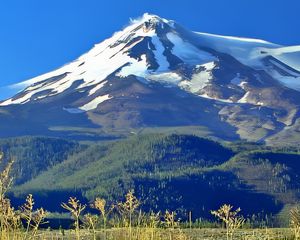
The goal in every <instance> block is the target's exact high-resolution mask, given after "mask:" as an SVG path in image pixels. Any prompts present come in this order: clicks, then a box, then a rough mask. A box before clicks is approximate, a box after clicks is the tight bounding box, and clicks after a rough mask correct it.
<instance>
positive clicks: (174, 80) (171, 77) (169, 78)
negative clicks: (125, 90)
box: [146, 72, 182, 84]
mask: <svg viewBox="0 0 300 240" xmlns="http://www.w3.org/2000/svg"><path fill="white" fill-rule="evenodd" d="M146 79H148V80H152V81H157V82H163V83H170V84H178V83H179V82H180V81H181V80H182V77H181V76H179V75H178V74H177V73H174V72H165V73H158V74H156V73H152V74H148V75H147V76H146Z"/></svg>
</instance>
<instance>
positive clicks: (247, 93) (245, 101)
mask: <svg viewBox="0 0 300 240" xmlns="http://www.w3.org/2000/svg"><path fill="white" fill-rule="evenodd" d="M249 95H250V92H246V93H245V95H244V96H243V97H242V98H241V99H240V100H238V103H247V102H248V100H247V98H248V96H249Z"/></svg>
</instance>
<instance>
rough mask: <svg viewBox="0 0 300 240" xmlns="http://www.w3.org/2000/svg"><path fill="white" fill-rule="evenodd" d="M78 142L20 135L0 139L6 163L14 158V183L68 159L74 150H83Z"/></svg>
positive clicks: (0, 148) (18, 182)
mask: <svg viewBox="0 0 300 240" xmlns="http://www.w3.org/2000/svg"><path fill="white" fill-rule="evenodd" d="M83 149H84V147H80V146H79V144H78V143H76V142H72V141H67V140H63V139H57V138H46V137H20V138H8V139H0V152H3V153H4V156H5V161H4V162H3V163H2V166H3V164H6V163H7V161H8V160H9V159H13V160H14V164H13V170H12V176H13V178H14V184H16V185H18V184H22V183H25V182H27V181H28V180H30V179H32V178H34V177H36V176H37V175H38V174H40V173H41V172H43V171H46V170H48V169H49V168H51V167H53V166H54V165H56V164H58V163H60V162H62V161H64V160H66V159H67V158H68V156H69V155H70V154H72V153H74V152H78V151H80V150H83Z"/></svg>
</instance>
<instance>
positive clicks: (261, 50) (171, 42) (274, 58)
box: [0, 14, 300, 144]
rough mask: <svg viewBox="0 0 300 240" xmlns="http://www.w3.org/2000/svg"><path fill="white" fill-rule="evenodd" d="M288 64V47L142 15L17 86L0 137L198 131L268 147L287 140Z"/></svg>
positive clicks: (294, 65) (292, 77) (291, 93)
mask: <svg viewBox="0 0 300 240" xmlns="http://www.w3.org/2000/svg"><path fill="white" fill-rule="evenodd" d="M291 54H293V55H292V56H293V57H290V55H291ZM295 56H296V58H295ZM297 56H299V57H298V58H297ZM295 59H296V60H295ZM297 59H299V61H300V47H297V46H295V47H282V46H279V45H276V44H273V43H269V42H265V41H263V40H257V39H243V38H235V37H224V36H217V35H211V34H205V33H197V32H192V31H189V30H187V29H185V28H183V27H182V26H180V25H178V24H177V23H175V22H174V21H168V20H166V19H162V18H160V17H158V16H154V15H149V14H145V15H144V16H143V18H141V19H139V20H135V21H133V22H132V23H131V24H130V25H129V26H128V27H126V28H125V29H124V30H122V31H121V32H118V33H116V34H115V35H114V36H113V37H111V38H110V39H107V40H105V41H103V42H102V43H100V44H97V45H96V46H95V47H94V48H92V49H91V50H90V51H89V52H88V53H86V54H84V55H82V56H81V57H79V58H78V59H77V60H75V61H73V62H71V63H69V64H67V65H65V66H63V67H61V68H59V69H57V70H55V71H53V72H50V73H47V74H44V75H42V76H39V77H36V78H33V79H31V80H28V81H25V82H23V83H20V84H17V85H16V87H18V86H19V87H20V88H23V89H21V91H20V92H19V93H17V94H16V95H15V96H13V97H12V98H10V99H7V100H4V101H2V102H1V103H0V116H1V118H0V121H1V126H0V130H1V132H2V135H5V136H10V135H23V134H57V132H56V133H55V132H53V131H51V130H53V129H54V128H57V127H60V128H65V129H69V130H70V129H73V130H74V128H76V129H77V130H78V129H80V132H81V133H85V134H86V133H87V132H89V131H90V130H84V129H90V128H92V129H99V131H98V130H97V131H96V132H97V134H100V135H101V134H103V132H107V131H112V130H113V131H120V130H122V132H125V133H126V132H131V131H132V129H139V128H142V127H157V126H162V127H170V126H191V125H196V126H198V125H199V126H205V127H206V128H207V129H208V130H209V131H211V133H212V135H214V136H218V137H222V138H226V139H238V138H242V139H248V140H254V141H268V142H270V143H272V139H273V140H274V139H276V141H278V138H276V137H275V136H286V134H284V132H286V131H289V133H290V132H292V134H297V133H296V131H292V130H291V129H297V128H296V127H294V125H295V124H298V122H299V121H298V118H299V104H300V92H299V90H300V63H299V61H297ZM20 123H22V125H20ZM9 126H10V128H9ZM70 131H71V132H72V130H70ZM93 131H94V130H93ZM280 134H281V135H280ZM294 142H295V140H294V141H293V144H294Z"/></svg>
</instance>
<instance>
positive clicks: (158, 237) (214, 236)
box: [11, 228, 295, 240]
mask: <svg viewBox="0 0 300 240" xmlns="http://www.w3.org/2000/svg"><path fill="white" fill-rule="evenodd" d="M11 239H13V238H11ZM16 239H22V238H16ZM23 239H24V238H23ZM34 239H45V240H46V239H47V240H48V239H57V240H58V239H59V240H60V239H61V240H63V239H64V240H69V239H70V240H71V239H76V233H75V231H74V230H63V231H62V230H61V231H50V230H45V231H39V232H38V234H37V235H36V236H35V238H34ZM80 239H87V240H89V239H91V240H94V239H97V240H102V239H103V240H129V239H130V240H227V237H226V230H225V229H219V228H203V229H157V230H155V231H153V229H151V228H134V229H132V233H131V236H130V233H129V231H128V228H116V229H107V230H99V231H98V230H97V231H96V233H95V235H94V234H93V233H92V232H90V231H88V230H81V233H80ZM230 239H231V238H230ZM232 239H234V240H235V239H236V240H291V239H295V238H294V237H293V235H292V233H291V231H290V229H288V228H266V229H241V230H238V231H237V232H236V233H235V235H234V236H233V238H232Z"/></svg>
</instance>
